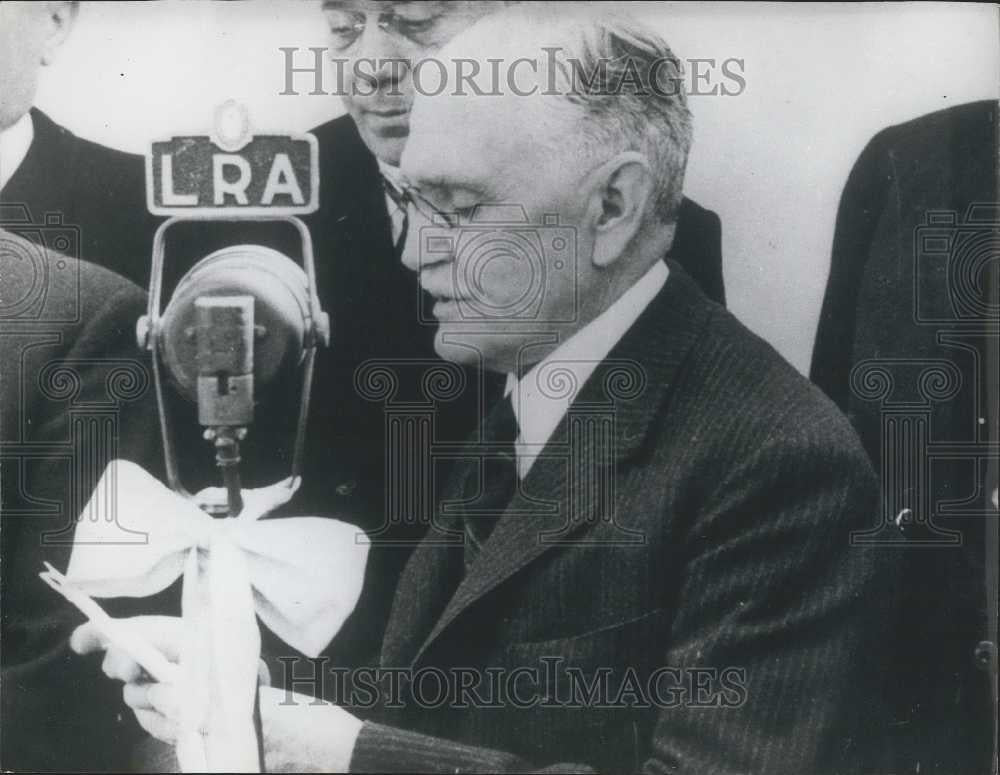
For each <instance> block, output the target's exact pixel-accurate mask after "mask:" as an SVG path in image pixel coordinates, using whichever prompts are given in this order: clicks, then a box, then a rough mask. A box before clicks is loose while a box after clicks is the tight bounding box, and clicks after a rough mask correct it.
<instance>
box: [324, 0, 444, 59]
mask: <svg viewBox="0 0 1000 775" xmlns="http://www.w3.org/2000/svg"><path fill="white" fill-rule="evenodd" d="M323 11H324V13H325V14H326V18H327V22H328V23H329V25H330V33H331V35H333V39H334V45H335V46H336V47H337V48H340V49H345V48H347V47H349V46H350V45H351V44H352V43H354V41H356V40H357V39H358V38H360V37H361V36H362V35H363V34H364V31H365V27H366V26H367V25H368V14H366V13H365V12H364V11H359V10H355V9H351V8H340V7H337V6H327V7H325V8H324V9H323ZM444 15H445V13H444V11H443V9H442V7H441V6H440V4H438V3H406V4H403V5H399V6H394V7H392V8H390V9H389V10H387V11H383V12H381V13H379V14H378V16H377V19H376V24H378V28H379V29H380V30H382V31H383V32H386V33H389V34H390V35H393V36H395V37H396V38H400V39H402V40H406V41H410V42H412V43H416V44H417V45H420V46H426V45H430V44H431V43H433V42H434V41H435V39H436V37H437V36H436V35H435V32H436V31H437V26H438V22H439V21H440V20H441V18H442V17H443V16H444Z"/></svg>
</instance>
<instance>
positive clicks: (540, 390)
mask: <svg viewBox="0 0 1000 775" xmlns="http://www.w3.org/2000/svg"><path fill="white" fill-rule="evenodd" d="M669 275H670V270H669V269H668V268H667V265H666V263H665V262H663V261H657V262H656V263H655V264H653V266H652V267H650V269H649V271H647V272H646V274H644V275H643V276H642V277H641V278H640V279H639V280H638V282H636V283H635V285H633V286H632V287H631V288H629V289H628V290H627V291H625V293H623V294H622V295H621V296H620V297H619V298H618V299H617V300H616V301H615V302H614V303H613V304H612V305H611V306H610V307H608V308H607V309H606V310H605V311H604V312H602V313H601V314H600V315H598V316H597V317H596V318H594V319H593V320H592V321H590V323H588V324H587V325H586V326H584V327H583V328H581V329H580V330H579V331H577V332H576V333H575V334H573V336H571V337H570V338H569V339H567V340H566V341H565V342H563V343H562V344H561V345H559V346H558V347H557V348H556V349H555V350H553V351H552V352H551V353H550V354H549V355H548V356H546V357H545V358H543V359H542V360H541V361H539V362H538V363H536V364H535V365H534V366H533V367H532V368H531V370H530V371H529V372H528V373H527V374H525V375H524V376H523V377H522V378H521V379H520V380H518V379H517V377H516V376H515V374H514V373H513V372H511V373H510V374H508V375H507V389H506V391H505V395H510V394H511V393H513V395H512V396H511V403H512V405H513V408H514V416H515V417H517V424H518V428H519V429H520V435H519V436H518V439H517V444H516V450H517V468H518V475H519V476H520V478H521V479H524V477H525V476H527V475H528V471H530V470H531V466H532V465H533V464H534V462H535V459H536V458H537V457H538V455H539V453H541V451H542V449H543V448H544V447H545V445H546V443H548V440H549V437H550V436H552V433H553V432H554V431H555V429H556V427H557V426H558V425H559V422H560V421H561V420H562V418H563V415H564V414H566V410H567V409H569V406H570V404H572V403H573V401H574V400H575V399H576V396H577V393H579V391H580V389H581V388H582V387H583V385H584V383H585V382H586V381H587V380H588V379H589V378H590V375H591V374H592V373H593V371H594V369H595V368H597V365H598V364H599V363H600V362H601V361H603V360H604V359H605V358H606V357H607V356H608V353H609V352H611V349H612V348H613V347H614V346H615V345H616V344H618V342H619V341H620V340H621V338H622V337H623V336H624V335H625V334H626V332H627V331H628V330H629V329H630V328H631V327H632V325H633V324H634V323H635V321H636V320H638V318H639V315H641V314H642V312H643V310H644V309H646V307H648V306H649V303H650V302H651V301H652V300H653V299H654V298H655V296H656V294H658V293H659V292H660V289H661V288H663V285H664V283H666V281H667V277H668V276H669Z"/></svg>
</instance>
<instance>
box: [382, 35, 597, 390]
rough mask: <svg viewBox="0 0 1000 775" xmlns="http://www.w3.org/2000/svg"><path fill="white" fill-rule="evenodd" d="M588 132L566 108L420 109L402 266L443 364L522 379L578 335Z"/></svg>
mask: <svg viewBox="0 0 1000 775" xmlns="http://www.w3.org/2000/svg"><path fill="white" fill-rule="evenodd" d="M448 48H449V50H450V49H451V48H452V47H451V46H449V47H448ZM539 55H541V51H539V52H537V53H536V54H534V56H539ZM578 123H579V120H578V116H577V113H576V112H575V110H573V109H572V108H571V107H569V106H568V105H567V104H565V103H564V102H563V101H562V99H561V98H558V97H542V96H532V97H519V96H516V95H513V94H509V93H508V94H505V95H503V96H496V97H488V98H470V97H468V96H459V95H453V94H447V95H441V96H437V97H432V96H418V97H417V99H416V102H415V105H414V111H413V133H412V136H411V137H410V142H409V143H408V144H407V147H406V151H405V153H404V154H403V160H402V165H401V168H400V169H401V171H402V174H403V176H404V178H405V180H406V181H407V184H408V185H409V186H410V191H411V196H414V197H416V196H419V197H420V201H421V204H420V205H419V207H418V205H416V204H414V205H411V208H410V211H409V217H410V229H411V234H412V235H413V236H414V238H413V239H407V241H406V245H405V249H404V251H403V256H402V260H403V263H404V265H405V266H407V267H408V268H409V269H411V270H413V271H415V272H417V273H419V281H420V285H421V287H422V288H423V289H424V290H425V291H427V292H428V293H430V294H431V296H432V297H433V298H434V306H433V311H432V314H433V316H434V318H435V319H436V320H437V322H438V328H437V333H436V338H435V349H436V351H437V353H438V354H439V355H440V356H441V357H442V358H445V359H446V360H451V361H457V362H462V363H471V364H480V363H481V364H482V365H483V366H485V367H486V368H488V369H491V370H493V371H499V372H505V371H511V370H513V369H514V368H515V367H516V366H518V365H524V364H525V363H527V362H530V361H533V360H536V359H537V358H538V357H541V355H542V354H543V353H542V352H541V351H540V350H539V347H540V346H542V345H543V344H545V343H548V344H549V346H550V349H551V345H552V344H553V343H554V342H556V341H560V340H559V339H558V338H557V339H553V337H561V336H565V335H568V334H570V333H571V332H572V331H573V330H575V329H576V328H577V327H578V320H579V308H578V303H579V302H580V301H581V300H582V299H583V297H584V296H585V295H587V294H588V293H589V292H590V290H591V286H592V281H591V279H590V277H591V274H592V273H591V271H590V267H589V264H590V261H589V257H590V255H591V252H592V246H591V244H590V242H589V238H588V237H587V236H586V232H585V230H583V229H581V228H579V227H580V225H581V224H582V223H583V220H584V218H585V217H586V202H587V196H586V193H587V191H586V188H587V182H586V174H587V170H588V167H589V161H588V160H586V159H580V158H578V154H576V153H574V152H573V149H575V148H576V147H577V145H578V144H577V142H576V139H577V134H575V133H574V131H575V130H574V127H576V126H577V125H578ZM553 149H564V152H560V151H553ZM414 192H416V193H414ZM435 213H438V214H452V215H453V216H454V218H453V219H451V218H450V219H449V220H451V222H452V225H451V226H439V225H437V223H440V222H441V220H443V219H441V218H437V217H435V215H434V214H435ZM428 214H429V215H428ZM436 222H437V223H436Z"/></svg>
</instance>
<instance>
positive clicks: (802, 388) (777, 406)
mask: <svg viewBox="0 0 1000 775" xmlns="http://www.w3.org/2000/svg"><path fill="white" fill-rule="evenodd" d="M706 304H707V302H706ZM682 374H683V376H682V378H681V380H680V381H679V384H678V395H679V397H680V400H682V401H683V402H684V404H685V405H686V409H685V414H686V415H687V416H689V417H690V418H691V420H692V422H693V423H694V424H696V425H699V426H702V427H703V428H704V429H706V430H708V431H710V432H709V433H706V434H705V436H704V437H705V438H713V437H714V438H716V439H717V441H718V443H719V449H718V450H715V451H714V452H713V454H720V455H722V456H723V459H730V460H733V461H738V460H739V459H740V458H741V457H742V456H743V455H744V454H746V453H747V452H749V451H750V450H751V449H753V448H758V447H760V446H761V445H764V444H767V443H771V442H774V441H775V440H777V441H778V442H782V441H783V442H785V443H789V444H791V445H792V446H798V445H799V444H800V443H805V444H806V446H809V447H812V448H815V449H816V450H817V451H819V450H823V449H825V450H830V449H831V448H832V447H840V448H841V449H842V450H843V451H845V452H848V453H849V454H850V455H851V456H854V457H857V458H858V460H859V461H862V463H861V464H862V465H864V464H865V463H864V462H863V461H865V460H866V458H865V454H864V451H863V450H862V448H861V445H860V442H859V441H858V438H857V434H856V433H855V431H854V429H853V428H852V427H851V425H850V423H849V422H848V420H847V418H846V417H845V416H844V414H843V413H842V412H841V411H840V410H839V409H838V408H837V407H836V405H835V404H834V403H833V402H832V401H831V400H830V399H829V398H828V397H827V396H826V395H825V394H824V393H823V392H822V391H821V390H819V389H818V388H817V387H816V386H814V385H813V384H812V383H810V382H809V381H808V380H807V379H806V378H805V377H804V376H803V375H802V374H800V373H799V372H798V371H797V370H796V369H795V368H794V367H793V366H792V365H791V364H790V363H789V362H788V361H787V360H785V358H783V357H782V356H781V355H780V354H779V353H778V351H777V350H775V349H774V347H773V346H772V345H771V344H769V343H768V342H766V341H765V340H764V339H762V338H761V337H760V336H758V335H757V334H755V333H753V332H752V331H750V330H749V329H748V328H747V327H746V326H745V325H744V324H743V323H742V322H740V321H739V320H738V319H737V318H736V317H735V316H734V315H733V314H732V313H730V312H728V311H727V310H725V309H723V308H722V307H721V306H719V305H716V304H710V305H709V306H708V312H707V316H706V323H705V325H704V328H703V329H702V330H701V332H700V335H699V337H698V339H697V340H696V342H695V343H694V345H693V347H692V351H691V356H690V360H689V362H688V363H687V366H686V368H685V369H684V370H683V372H682ZM722 427H725V428H726V432H725V433H722V434H716V433H714V431H715V430H718V429H719V428H722ZM793 442H794V443H793Z"/></svg>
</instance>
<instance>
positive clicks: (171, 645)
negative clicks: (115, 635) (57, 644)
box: [69, 616, 184, 743]
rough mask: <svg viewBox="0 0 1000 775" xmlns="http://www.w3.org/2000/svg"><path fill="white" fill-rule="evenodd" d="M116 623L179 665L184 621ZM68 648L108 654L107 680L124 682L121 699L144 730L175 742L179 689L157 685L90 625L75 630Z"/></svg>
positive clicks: (155, 618)
mask: <svg viewBox="0 0 1000 775" xmlns="http://www.w3.org/2000/svg"><path fill="white" fill-rule="evenodd" d="M117 621H118V623H119V624H120V625H121V626H123V627H128V628H129V629H132V630H133V631H134V632H135V634H136V635H137V636H139V637H141V638H143V639H144V640H146V641H147V642H148V643H149V644H150V645H151V646H153V647H154V648H156V649H158V650H159V651H160V652H161V653H162V654H163V656H164V657H166V659H167V660H168V661H169V662H171V663H172V664H176V663H177V661H178V659H179V655H180V649H181V643H182V642H183V638H184V622H183V620H181V619H179V618H177V617H173V616H136V617H133V618H131V619H119V620H117ZM69 645H70V648H72V649H73V650H74V651H75V652H77V653H78V654H90V653H91V652H94V651H106V652H107V653H106V654H105V655H104V663H103V664H102V665H101V668H102V669H103V670H104V674H105V675H107V676H108V678H111V679H114V680H117V681H122V682H124V684H125V687H124V689H123V691H122V697H123V699H124V700H125V704H126V705H128V706H129V707H130V708H131V709H132V711H133V712H134V713H135V717H136V720H137V721H138V722H139V724H140V725H141V726H142V728H143V729H145V730H146V731H147V732H149V734H151V735H152V736H153V737H155V738H158V739H160V740H163V741H164V742H167V743H172V742H173V741H174V740H175V739H176V737H177V722H176V719H177V691H176V687H174V686H173V685H171V684H160V683H154V682H153V681H152V680H151V679H150V676H149V675H148V674H147V673H146V671H145V670H143V669H142V666H141V665H140V664H139V663H138V662H136V661H135V660H134V659H133V658H132V657H131V656H129V655H128V654H126V653H125V652H124V651H123V650H121V649H119V648H117V647H115V646H114V645H113V644H111V643H109V642H108V640H107V638H106V637H105V635H104V633H103V632H102V631H101V630H100V629H99V628H98V627H96V626H95V625H94V624H92V623H91V622H86V623H84V624H81V625H80V626H79V627H77V628H76V630H74V631H73V635H72V636H71V637H70V641H69Z"/></svg>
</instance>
